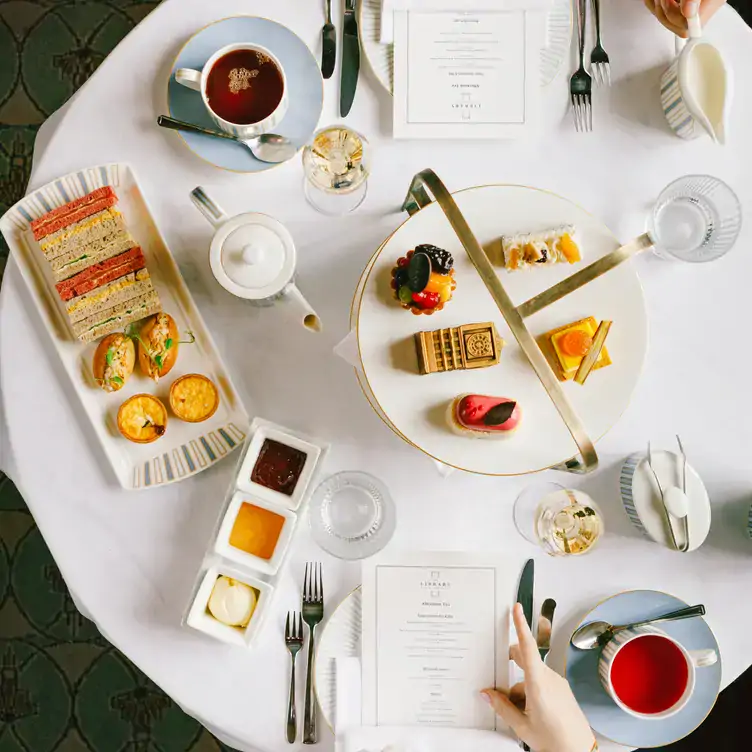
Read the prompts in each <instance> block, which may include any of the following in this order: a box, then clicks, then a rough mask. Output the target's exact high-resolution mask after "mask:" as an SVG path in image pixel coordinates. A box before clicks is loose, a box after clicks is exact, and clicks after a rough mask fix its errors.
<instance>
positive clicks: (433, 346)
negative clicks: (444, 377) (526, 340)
mask: <svg viewBox="0 0 752 752" xmlns="http://www.w3.org/2000/svg"><path fill="white" fill-rule="evenodd" d="M503 347H504V340H503V339H502V338H501V337H500V336H499V333H498V332H497V331H496V326H495V325H494V324H493V322H491V321H485V322H483V323H480V324H462V326H453V327H450V328H448V329H436V330H435V331H432V332H416V334H415V349H416V351H417V353H418V369H419V371H420V373H421V374H427V373H440V372H442V371H457V370H469V369H472V368H486V367H488V366H495V365H496V364H497V363H498V362H499V359H500V358H501V350H502V348H503Z"/></svg>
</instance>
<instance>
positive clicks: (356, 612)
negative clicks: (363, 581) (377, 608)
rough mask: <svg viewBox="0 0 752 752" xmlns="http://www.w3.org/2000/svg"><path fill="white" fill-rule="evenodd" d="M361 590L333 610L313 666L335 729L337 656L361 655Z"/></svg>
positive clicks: (320, 699)
mask: <svg viewBox="0 0 752 752" xmlns="http://www.w3.org/2000/svg"><path fill="white" fill-rule="evenodd" d="M361 613H362V592H361V589H360V587H358V588H356V589H355V590H353V591H352V593H350V594H349V595H348V596H347V597H346V598H345V599H344V600H343V601H342V602H341V603H340V604H339V606H337V608H336V609H335V610H334V613H333V614H332V615H331V616H330V617H329V621H327V623H326V624H325V625H324V629H323V630H322V632H321V636H320V637H319V642H318V648H317V649H316V663H315V669H314V679H313V683H314V688H315V690H316V697H317V699H318V703H319V708H320V709H321V715H322V716H323V717H324V720H325V721H326V723H327V725H328V726H329V728H330V729H332V731H333V730H334V709H335V707H336V704H335V703H336V695H335V689H336V671H337V669H336V660H337V659H338V658H360V626H361Z"/></svg>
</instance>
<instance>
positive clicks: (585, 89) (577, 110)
mask: <svg viewBox="0 0 752 752" xmlns="http://www.w3.org/2000/svg"><path fill="white" fill-rule="evenodd" d="M586 14H587V0H577V27H578V29H579V33H580V39H579V42H580V67H579V68H578V69H577V70H576V71H575V72H574V75H573V76H572V78H570V79H569V95H570V98H571V100H572V112H573V113H574V127H575V128H576V129H577V131H592V130H593V109H592V90H593V80H592V79H591V78H590V74H589V73H588V72H587V71H586V70H585V22H586Z"/></svg>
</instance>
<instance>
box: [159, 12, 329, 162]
mask: <svg viewBox="0 0 752 752" xmlns="http://www.w3.org/2000/svg"><path fill="white" fill-rule="evenodd" d="M238 42H248V43H250V44H258V45H261V46H262V47H266V48H267V49H268V50H270V51H271V52H273V53H274V55H275V56H276V57H277V59H278V60H279V62H280V63H281V64H282V67H283V68H284V71H285V76H286V77H287V85H288V91H289V105H288V109H287V114H286V115H285V117H284V119H283V120H282V122H281V123H280V124H279V125H278V126H277V127H276V128H275V129H274V131H275V133H279V134H280V135H282V136H287V138H289V139H291V140H292V142H293V143H294V144H295V145H296V146H297V147H298V148H299V149H300V148H302V147H303V146H305V145H306V144H307V143H308V142H309V141H310V140H311V136H312V135H313V133H314V132H315V131H316V127H317V125H318V122H319V118H320V117H321V110H322V107H323V104H324V82H323V80H322V78H321V71H320V70H319V64H318V62H317V61H316V59H315V58H314V57H313V54H312V53H311V51H310V50H309V49H308V47H307V46H306V44H305V42H303V40H302V39H300V37H298V36H297V35H296V34H294V33H293V32H292V31H290V29H288V28H287V27H285V26H282V25H280V24H278V23H275V22H274V21H269V20H268V19H266V18H257V17H256V16H235V17H233V18H225V19H223V20H221V21H217V22H215V23H213V24H210V25H209V26H205V27H204V28H203V29H201V31H199V32H197V33H196V34H194V35H193V36H192V37H191V38H190V39H189V40H188V42H186V44H185V46H184V47H183V49H182V50H181V51H180V54H179V55H178V57H177V59H176V60H175V63H174V64H173V67H172V71H171V73H170V81H169V84H168V87H167V102H168V107H169V110H170V115H171V116H172V117H174V118H176V119H177V120H185V121H187V122H189V123H196V124H197V125H201V126H204V127H205V128H214V129H216V128H217V127H218V126H217V125H216V123H215V122H214V121H213V120H212V119H211V118H210V117H209V114H208V112H207V111H206V108H205V107H204V103H203V100H202V98H201V94H199V93H198V92H197V91H193V90H192V89H188V88H187V87H185V86H182V85H181V84H179V83H178V82H177V81H176V80H175V71H176V70H177V69H178V68H194V69H195V70H201V68H203V67H204V63H206V61H207V60H208V59H209V58H210V57H211V56H212V55H213V54H214V53H215V52H216V51H217V50H218V49H220V48H221V47H224V46H225V45H228V44H235V43H238ZM176 132H177V131H176ZM178 133H179V135H180V136H181V137H182V138H183V139H184V140H185V143H186V144H187V145H188V148H189V149H191V151H193V152H194V153H195V154H197V155H198V156H199V157H201V158H202V159H204V160H206V161H207V162H210V163H211V164H213V165H216V166H217V167H221V168H223V169H225V170H233V171H235V172H261V171H263V170H268V169H269V168H270V167H274V166H275V165H273V164H268V163H266V162H260V161H259V160H257V159H256V158H255V157H254V156H253V155H252V154H251V152H250V151H249V150H248V149H247V148H246V147H245V146H243V145H242V144H234V143H232V141H227V140H225V139H220V138H212V137H211V136H202V135H200V134H197V133H183V132H182V131H180V132H178Z"/></svg>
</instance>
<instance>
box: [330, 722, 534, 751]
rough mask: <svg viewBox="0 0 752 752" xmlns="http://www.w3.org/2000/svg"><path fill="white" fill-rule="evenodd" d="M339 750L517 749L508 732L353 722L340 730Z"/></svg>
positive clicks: (337, 749)
mask: <svg viewBox="0 0 752 752" xmlns="http://www.w3.org/2000/svg"><path fill="white" fill-rule="evenodd" d="M335 749H336V751H337V752H469V750H472V752H514V751H515V750H517V751H519V743H518V742H517V740H516V739H514V738H513V737H511V736H509V735H507V734H501V733H499V732H497V731H477V730H475V729H455V728H422V727H411V726H351V727H350V728H349V729H347V730H346V731H344V732H342V733H341V734H340V733H337V740H336V746H335Z"/></svg>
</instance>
